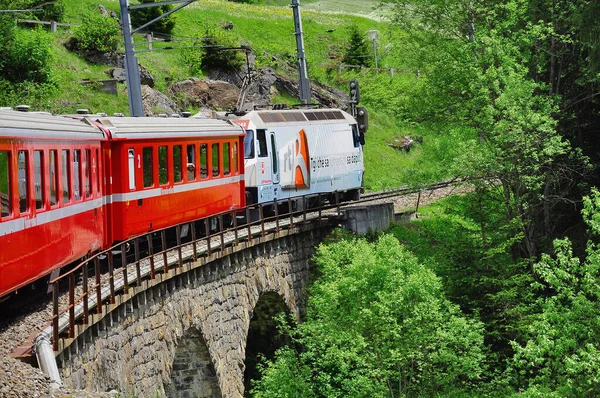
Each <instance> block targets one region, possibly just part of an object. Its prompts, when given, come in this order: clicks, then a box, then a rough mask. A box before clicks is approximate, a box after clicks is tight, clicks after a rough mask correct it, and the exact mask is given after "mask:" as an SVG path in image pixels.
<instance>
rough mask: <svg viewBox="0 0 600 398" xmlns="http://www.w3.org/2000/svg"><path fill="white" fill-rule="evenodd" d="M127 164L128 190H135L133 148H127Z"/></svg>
mask: <svg viewBox="0 0 600 398" xmlns="http://www.w3.org/2000/svg"><path fill="white" fill-rule="evenodd" d="M127 165H128V167H127V168H128V171H129V190H130V191H135V150H134V149H133V148H129V149H128V150H127Z"/></svg>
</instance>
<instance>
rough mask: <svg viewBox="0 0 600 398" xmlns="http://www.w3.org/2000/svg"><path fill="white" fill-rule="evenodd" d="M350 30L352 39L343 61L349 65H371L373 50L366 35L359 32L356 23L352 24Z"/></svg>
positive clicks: (349, 41)
mask: <svg viewBox="0 0 600 398" xmlns="http://www.w3.org/2000/svg"><path fill="white" fill-rule="evenodd" d="M348 31H349V33H350V39H349V40H348V46H347V47H346V52H345V54H344V58H343V62H344V63H346V64H348V65H362V66H371V65H372V64H373V52H372V51H371V49H370V48H369V43H368V42H367V40H366V38H365V35H364V34H362V33H360V32H359V30H358V26H356V25H350V27H349V28H348Z"/></svg>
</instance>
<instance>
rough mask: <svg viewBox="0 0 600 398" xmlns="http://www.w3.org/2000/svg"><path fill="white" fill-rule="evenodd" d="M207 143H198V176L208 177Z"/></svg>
mask: <svg viewBox="0 0 600 398" xmlns="http://www.w3.org/2000/svg"><path fill="white" fill-rule="evenodd" d="M207 152H208V145H207V144H201V145H200V178H208V153H207Z"/></svg>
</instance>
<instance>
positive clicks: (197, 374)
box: [164, 327, 222, 398]
mask: <svg viewBox="0 0 600 398" xmlns="http://www.w3.org/2000/svg"><path fill="white" fill-rule="evenodd" d="M164 388H165V395H166V396H167V397H170V398H179V397H198V398H220V397H222V393H221V388H220V387H219V380H218V377H217V373H216V372H215V368H214V366H213V363H212V359H211V357H210V354H209V351H208V346H207V344H206V340H205V339H204V336H202V333H201V332H200V330H198V329H197V328H195V327H190V328H189V329H187V330H186V331H185V333H184V334H183V336H182V337H181V339H180V341H179V344H178V345H177V348H176V349H175V357H174V359H173V367H172V370H171V382H170V383H167V384H165V386H164Z"/></svg>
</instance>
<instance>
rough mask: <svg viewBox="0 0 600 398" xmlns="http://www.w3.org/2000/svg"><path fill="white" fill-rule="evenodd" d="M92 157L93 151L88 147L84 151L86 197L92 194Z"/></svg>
mask: <svg viewBox="0 0 600 398" xmlns="http://www.w3.org/2000/svg"><path fill="white" fill-rule="evenodd" d="M91 158H92V151H90V150H89V149H86V150H85V152H84V153H83V188H84V191H85V197H86V198H89V197H90V196H92V168H91V167H90V159H91Z"/></svg>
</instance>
